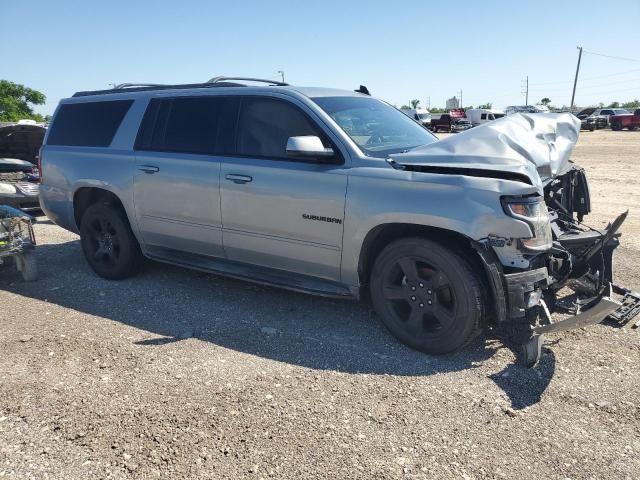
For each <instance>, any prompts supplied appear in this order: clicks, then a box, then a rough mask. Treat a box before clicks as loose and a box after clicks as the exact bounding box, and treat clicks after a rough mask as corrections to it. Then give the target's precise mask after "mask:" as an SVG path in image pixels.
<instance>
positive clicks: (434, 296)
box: [370, 238, 484, 354]
mask: <svg viewBox="0 0 640 480" xmlns="http://www.w3.org/2000/svg"><path fill="white" fill-rule="evenodd" d="M370 285H371V287H370V288H371V298H372V301H373V305H374V307H375V309H376V311H377V312H378V314H379V315H380V316H381V318H382V321H383V323H384V324H385V326H386V327H387V328H388V329H389V330H390V331H391V333H393V334H394V335H395V336H396V337H397V338H398V339H399V340H400V341H402V342H403V343H405V344H406V345H408V346H410V347H411V348H414V349H416V350H420V351H423V352H426V353H432V354H443V353H449V352H452V351H455V350H458V349H460V348H462V347H464V346H465V345H466V344H467V343H469V342H470V341H471V340H472V339H473V338H474V337H475V336H476V335H477V334H478V333H480V331H481V326H482V320H483V311H484V310H483V308H484V301H483V298H482V294H481V286H480V281H479V279H478V277H477V275H476V273H475V272H474V271H473V270H472V269H471V267H470V266H469V265H468V264H467V263H466V262H465V261H464V260H463V259H462V258H461V257H459V256H458V255H456V254H454V253H453V252H451V251H450V250H448V249H446V248H444V247H442V246H441V245H439V244H437V243H435V242H432V241H429V240H426V239H423V238H408V239H403V240H398V241H395V242H393V243H391V244H390V245H389V246H387V247H386V248H385V249H384V250H383V251H382V253H381V254H380V255H379V256H378V258H377V259H376V261H375V265H374V267H373V271H372V273H371V281H370Z"/></svg>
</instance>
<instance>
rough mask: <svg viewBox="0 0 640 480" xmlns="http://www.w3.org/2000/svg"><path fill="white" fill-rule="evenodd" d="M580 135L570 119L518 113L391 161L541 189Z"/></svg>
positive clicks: (564, 115) (559, 169) (577, 124)
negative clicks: (504, 178)
mask: <svg viewBox="0 0 640 480" xmlns="http://www.w3.org/2000/svg"><path fill="white" fill-rule="evenodd" d="M579 132H580V120H578V118H576V117H575V116H574V115H572V114H570V113H517V114H514V115H509V116H507V117H503V118H500V119H498V120H494V121H492V122H489V123H486V124H484V125H481V126H479V127H475V128H472V129H470V130H467V131H465V132H462V133H459V134H457V135H452V136H450V137H448V138H445V139H443V140H440V141H438V142H435V143H432V144H430V145H425V146H424V147H419V148H416V149H414V150H411V151H410V152H407V153H398V154H392V155H390V157H391V159H392V160H393V161H394V162H395V163H397V164H400V165H405V166H430V167H438V168H451V169H454V171H455V169H461V168H462V169H470V170H474V171H475V170H477V171H483V172H491V171H497V172H508V173H512V174H518V175H526V176H527V177H528V178H529V179H530V180H531V183H532V184H533V185H534V186H536V187H538V188H541V186H542V185H543V184H544V183H545V182H546V181H547V180H549V179H551V178H553V177H554V176H556V175H557V174H558V173H559V172H562V171H563V170H564V169H565V167H566V166H567V164H568V162H569V157H570V155H571V152H572V151H573V148H574V146H575V144H576V142H577V140H578V133H579Z"/></svg>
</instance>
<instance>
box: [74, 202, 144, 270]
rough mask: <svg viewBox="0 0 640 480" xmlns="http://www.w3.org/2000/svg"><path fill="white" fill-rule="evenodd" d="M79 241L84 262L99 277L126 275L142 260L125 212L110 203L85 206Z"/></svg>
mask: <svg viewBox="0 0 640 480" xmlns="http://www.w3.org/2000/svg"><path fill="white" fill-rule="evenodd" d="M80 241H81V244H82V251H83V253H84V256H85V258H86V259H87V262H88V263H89V265H90V266H91V268H92V269H93V270H94V272H96V273H97V274H98V275H100V276H101V277H103V278H107V279H109V280H119V279H122V278H127V277H130V276H132V275H134V274H135V273H136V272H137V271H138V269H139V267H140V265H141V263H142V253H141V252H140V246H139V245H138V241H137V240H136V238H135V236H134V235H133V232H132V231H131V227H130V226H129V222H128V220H127V218H126V216H125V215H124V213H123V212H121V211H120V210H119V209H117V208H116V207H114V206H112V205H108V204H95V205H91V206H90V207H89V208H88V209H87V211H86V212H85V214H84V215H83V216H82V221H81V223H80Z"/></svg>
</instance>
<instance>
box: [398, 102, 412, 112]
mask: <svg viewBox="0 0 640 480" xmlns="http://www.w3.org/2000/svg"><path fill="white" fill-rule="evenodd" d="M410 108H411V107H410V106H409V105H407V104H406V103H405V104H404V105H402V106H401V107H400V110H409V109H410Z"/></svg>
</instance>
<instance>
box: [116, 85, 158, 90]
mask: <svg viewBox="0 0 640 480" xmlns="http://www.w3.org/2000/svg"><path fill="white" fill-rule="evenodd" d="M166 86H167V85H166V84H164V83H119V84H118V85H114V86H113V89H114V90H119V89H121V88H132V87H166Z"/></svg>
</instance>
